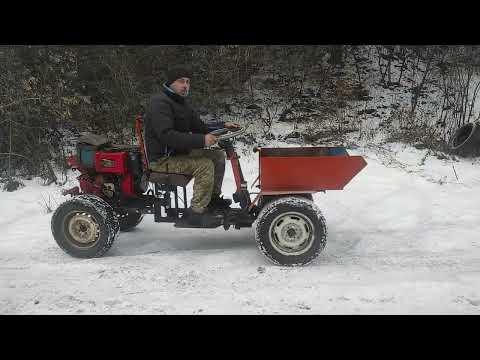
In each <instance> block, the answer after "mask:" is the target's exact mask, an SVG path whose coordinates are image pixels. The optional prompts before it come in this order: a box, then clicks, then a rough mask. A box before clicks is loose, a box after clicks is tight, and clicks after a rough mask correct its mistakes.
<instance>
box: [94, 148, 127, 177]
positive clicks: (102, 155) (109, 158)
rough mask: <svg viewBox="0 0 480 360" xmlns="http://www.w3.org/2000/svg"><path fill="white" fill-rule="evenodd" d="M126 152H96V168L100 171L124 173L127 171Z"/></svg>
mask: <svg viewBox="0 0 480 360" xmlns="http://www.w3.org/2000/svg"><path fill="white" fill-rule="evenodd" d="M127 158H128V154H127V153H126V152H111V153H106V152H101V151H97V152H96V153H95V170H96V171H97V172H99V173H109V174H118V175H123V174H126V173H127Z"/></svg>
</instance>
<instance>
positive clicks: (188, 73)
mask: <svg viewBox="0 0 480 360" xmlns="http://www.w3.org/2000/svg"><path fill="white" fill-rule="evenodd" d="M182 77H186V78H189V79H191V78H192V70H191V69H190V68H189V67H188V66H175V67H172V68H170V69H169V70H168V71H167V79H166V85H167V86H169V85H170V84H171V83H173V82H174V81H175V80H178V79H180V78H182Z"/></svg>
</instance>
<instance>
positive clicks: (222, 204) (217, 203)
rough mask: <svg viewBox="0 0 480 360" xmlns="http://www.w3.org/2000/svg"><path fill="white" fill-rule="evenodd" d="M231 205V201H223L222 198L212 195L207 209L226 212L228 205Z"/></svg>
mask: <svg viewBox="0 0 480 360" xmlns="http://www.w3.org/2000/svg"><path fill="white" fill-rule="evenodd" d="M231 204H232V200H230V199H224V198H223V196H220V195H218V194H213V195H212V199H211V200H210V203H209V204H208V209H209V210H210V211H215V210H228V209H230V205H231Z"/></svg>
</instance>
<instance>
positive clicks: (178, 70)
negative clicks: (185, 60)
mask: <svg viewBox="0 0 480 360" xmlns="http://www.w3.org/2000/svg"><path fill="white" fill-rule="evenodd" d="M191 78H192V72H191V70H190V69H188V68H186V67H174V68H171V69H170V70H168V72H167V81H166V83H165V85H167V86H168V87H170V89H172V90H173V91H174V92H175V93H176V94H177V95H180V96H184V97H185V96H187V95H188V92H189V91H190V80H191Z"/></svg>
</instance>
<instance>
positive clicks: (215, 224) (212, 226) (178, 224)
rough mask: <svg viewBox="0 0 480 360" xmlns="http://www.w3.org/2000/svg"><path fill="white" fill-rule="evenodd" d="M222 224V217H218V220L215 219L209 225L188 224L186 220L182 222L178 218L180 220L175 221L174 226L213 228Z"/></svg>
mask: <svg viewBox="0 0 480 360" xmlns="http://www.w3.org/2000/svg"><path fill="white" fill-rule="evenodd" d="M222 224H223V219H218V221H215V222H214V223H213V224H209V226H206V225H190V224H187V223H186V222H182V220H181V219H180V221H177V222H176V223H175V227H176V228H195V229H215V228H217V227H219V226H222Z"/></svg>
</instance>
